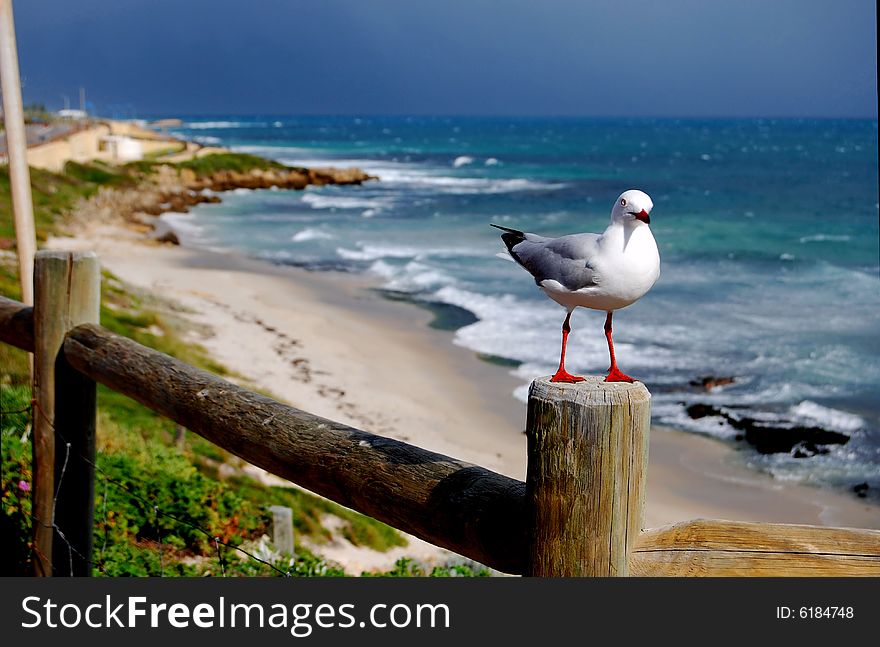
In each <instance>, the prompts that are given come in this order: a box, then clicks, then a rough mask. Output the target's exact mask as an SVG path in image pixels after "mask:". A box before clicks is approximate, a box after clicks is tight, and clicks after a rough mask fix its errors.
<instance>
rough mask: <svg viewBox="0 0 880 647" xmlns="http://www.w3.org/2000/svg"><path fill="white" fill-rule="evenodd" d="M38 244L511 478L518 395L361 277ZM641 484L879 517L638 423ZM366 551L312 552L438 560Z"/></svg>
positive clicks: (691, 500) (279, 382) (650, 500)
mask: <svg viewBox="0 0 880 647" xmlns="http://www.w3.org/2000/svg"><path fill="white" fill-rule="evenodd" d="M50 246H51V247H53V248H56V249H81V250H86V249H88V250H93V251H95V252H97V254H98V255H99V257H100V259H101V262H102V264H103V266H104V267H106V268H107V269H109V270H110V271H111V272H112V273H114V274H115V275H116V276H118V277H119V278H120V279H122V280H123V281H126V282H128V283H130V284H132V285H134V286H137V287H138V288H141V289H144V290H148V291H151V292H154V293H156V294H157V295H160V296H161V297H163V298H164V299H169V300H171V301H173V302H177V303H179V304H180V305H181V306H183V308H184V316H185V317H186V318H188V319H189V320H191V321H192V322H193V324H194V325H193V328H192V331H191V332H190V333H189V336H190V338H191V339H192V341H193V342H197V343H200V344H202V345H203V346H205V347H206V348H207V349H208V350H209V351H210V352H211V353H212V354H213V356H215V357H216V359H217V360H219V361H220V362H222V363H223V364H225V365H226V366H227V367H228V368H229V369H230V370H231V371H233V372H234V373H235V374H237V375H240V376H242V377H243V378H244V379H245V380H246V381H247V382H249V383H250V384H252V385H255V386H257V387H259V388H260V389H263V390H265V391H267V392H270V393H272V394H274V396H276V397H277V398H278V399H280V400H282V401H285V402H288V403H289V404H291V405H293V406H296V407H299V408H302V409H304V410H307V411H310V412H312V413H315V414H317V415H320V416H324V417H327V418H331V419H334V420H339V421H341V422H344V423H347V424H350V425H352V426H355V427H358V428H361V429H364V430H366V431H370V432H372V433H376V434H381V435H386V436H391V437H393V438H397V439H400V440H404V441H406V442H409V443H412V444H415V445H418V446H421V447H424V448H427V449H430V450H433V451H437V452H441V453H444V454H447V455H450V456H454V457H457V458H461V459H464V460H467V461H470V462H473V463H476V464H480V465H483V466H485V467H487V468H489V469H492V470H495V471H498V472H501V473H503V474H506V475H509V476H511V477H514V478H518V479H524V478H525V470H526V463H525V450H526V440H525V435H524V434H523V433H522V430H523V427H524V424H525V406H524V405H523V404H522V403H520V402H518V401H517V400H515V399H514V398H513V397H512V395H511V393H512V391H513V389H514V387H515V386H516V385H517V382H516V380H515V379H514V378H513V377H512V376H510V375H509V374H508V372H507V371H508V369H506V368H504V367H501V366H496V365H493V364H489V363H487V362H484V361H481V360H480V359H479V358H478V357H477V356H476V355H475V354H474V353H473V352H472V351H469V350H467V349H464V348H461V347H459V346H456V345H454V344H453V343H452V341H453V339H452V337H453V335H452V333H450V332H448V331H442V330H436V329H433V328H430V327H429V326H428V323H429V322H430V319H431V314H430V313H428V312H427V311H425V310H423V309H421V308H418V307H415V306H413V305H411V304H407V303H399V302H392V301H388V300H387V299H384V298H383V297H382V296H381V295H380V294H378V293H377V292H375V291H371V290H370V289H369V288H370V287H371V286H372V283H371V282H370V280H369V279H367V278H365V277H358V276H354V275H351V274H334V273H327V272H321V273H316V272H308V271H305V270H302V269H298V268H292V267H286V266H277V265H272V264H269V263H265V262H262V261H258V260H253V259H250V258H246V257H244V256H239V255H235V254H225V253H224V254H221V253H216V252H210V251H204V250H194V249H187V248H181V247H175V246H169V245H159V244H156V243H153V242H146V241H144V240H143V239H142V238H141V236H140V235H139V234H137V233H135V232H132V231H130V230H127V229H124V228H122V227H118V226H115V225H107V224H102V225H98V226H94V227H90V228H88V229H87V230H83V231H82V232H81V233H80V234H79V235H77V236H76V237H74V238H56V239H53V240H51V241H50ZM649 386H650V385H649ZM647 488H648V493H647V519H646V523H647V526H648V527H656V526H659V525H664V524H668V523H673V522H677V521H683V520H687V519H694V518H716V519H728V520H741V521H766V522H784V523H803V524H816V525H833V526H844V527H861V528H880V510H878V509H877V507H875V506H873V505H869V504H867V503H865V502H862V501H861V500H859V499H857V498H855V497H853V496H849V495H846V494H844V493H837V492H832V491H828V490H820V489H818V488H813V487H808V486H802V485H798V484H794V483H789V482H780V481H776V480H774V479H773V478H771V477H770V476H768V475H764V474H760V473H757V472H755V471H754V470H750V469H747V468H745V467H743V466H741V465H739V464H738V463H737V452H736V451H735V450H733V449H731V448H729V447H727V446H726V445H724V444H722V443H721V442H719V441H716V440H713V439H710V438H704V437H699V436H695V435H693V434H686V433H684V432H680V431H676V430H672V429H666V428H660V427H654V428H653V429H652V435H651V446H650V462H649V473H648V485H647ZM369 552H372V551H364V550H360V549H355V548H354V547H352V546H350V545H345V543H344V542H343V543H337V544H335V545H333V546H330V547H324V548H323V549H322V553H323V554H325V556H327V557H328V558H330V559H334V560H335V561H339V562H340V563H342V564H343V565H345V566H346V567H348V568H350V570H351V571H352V572H357V570H358V569H360V568H363V567H374V566H379V567H381V566H383V565H386V564H393V561H394V559H396V558H397V557H399V556H402V555H414V556H416V557H417V558H422V559H427V560H430V559H431V558H434V559H438V558H440V557H442V551H440V550H439V549H435V548H434V547H432V546H430V545H427V544H423V543H420V542H414V543H413V544H412V545H411V546H409V547H407V548H404V549H397V550H396V551H394V552H393V553H391V554H388V555H384V556H382V555H369V554H367V553H369Z"/></svg>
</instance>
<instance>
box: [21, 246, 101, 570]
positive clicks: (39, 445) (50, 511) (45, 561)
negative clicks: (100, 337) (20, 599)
mask: <svg viewBox="0 0 880 647" xmlns="http://www.w3.org/2000/svg"><path fill="white" fill-rule="evenodd" d="M34 293H35V295H36V304H35V306H34V399H35V401H36V405H35V413H34V437H33V448H34V461H33V465H34V489H33V517H34V568H35V572H36V574H37V575H45V576H49V575H53V574H56V575H88V574H89V573H90V572H91V564H90V563H89V562H90V560H91V549H92V525H93V521H94V476H95V474H94V468H93V467H92V464H93V463H94V460H95V383H94V382H93V381H92V380H90V379H89V378H87V377H85V376H84V375H82V374H80V373H78V372H77V371H75V370H73V369H72V368H71V367H70V366H69V365H68V363H67V361H66V360H65V358H64V354H63V352H61V349H62V344H63V342H64V337H65V335H66V334H67V332H68V331H69V330H70V329H72V328H74V327H75V326H77V325H79V324H82V323H98V319H99V315H100V298H101V272H100V266H99V264H98V258H97V256H95V255H94V254H93V253H91V252H87V253H77V252H74V253H71V252H53V251H40V252H37V255H36V262H35V264H34ZM84 459H85V460H84Z"/></svg>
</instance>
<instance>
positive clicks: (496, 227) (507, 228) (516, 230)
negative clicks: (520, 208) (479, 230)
mask: <svg viewBox="0 0 880 647" xmlns="http://www.w3.org/2000/svg"><path fill="white" fill-rule="evenodd" d="M489 226H490V227H495V229H500V230H501V231H506V232H507V233H509V234H517V235H518V236H525V233H523V232H521V231H520V230H519V229H511V228H510V227H504V226H502V225H496V224H495V223H494V222H490V223H489Z"/></svg>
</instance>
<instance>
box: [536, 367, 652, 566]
mask: <svg viewBox="0 0 880 647" xmlns="http://www.w3.org/2000/svg"><path fill="white" fill-rule="evenodd" d="M650 423H651V394H650V393H649V392H648V389H647V388H645V385H644V384H642V383H641V382H636V383H634V384H629V383H624V382H615V383H608V382H605V381H604V380H603V378H601V377H597V376H588V377H587V378H586V380H585V381H584V382H580V383H578V384H564V383H559V382H550V378H549V377H544V378H539V379H537V380H535V381H534V382H532V386H531V389H530V391H529V404H528V419H527V422H526V433H527V434H528V473H527V477H526V506H527V508H528V510H529V513H528V514H529V519H528V521H529V548H528V550H529V555H528V562H527V565H526V567H527V571H526V573H527V574H528V575H532V576H542V577H553V576H557V577H559V576H593V577H604V576H625V575H627V574H628V572H629V567H628V564H629V555H630V552H631V550H632V546H633V543H634V542H635V540H636V538H637V537H638V534H639V532H640V531H641V527H642V517H643V509H644V501H645V481H646V475H647V469H648V434H649V431H650Z"/></svg>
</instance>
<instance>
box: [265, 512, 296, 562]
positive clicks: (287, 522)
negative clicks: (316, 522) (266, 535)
mask: <svg viewBox="0 0 880 647" xmlns="http://www.w3.org/2000/svg"><path fill="white" fill-rule="evenodd" d="M269 511H270V512H271V513H272V543H273V544H274V545H275V550H277V551H278V552H281V553H286V554H287V555H293V510H291V509H290V508H288V507H285V506H283V505H272V506H269Z"/></svg>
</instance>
